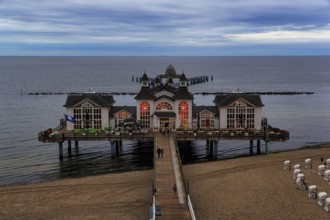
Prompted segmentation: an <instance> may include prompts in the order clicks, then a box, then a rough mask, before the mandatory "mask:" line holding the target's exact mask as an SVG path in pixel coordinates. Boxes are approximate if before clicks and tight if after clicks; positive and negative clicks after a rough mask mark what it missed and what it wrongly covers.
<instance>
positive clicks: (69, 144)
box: [68, 141, 71, 156]
mask: <svg viewBox="0 0 330 220" xmlns="http://www.w3.org/2000/svg"><path fill="white" fill-rule="evenodd" d="M68 154H69V156H71V141H68Z"/></svg>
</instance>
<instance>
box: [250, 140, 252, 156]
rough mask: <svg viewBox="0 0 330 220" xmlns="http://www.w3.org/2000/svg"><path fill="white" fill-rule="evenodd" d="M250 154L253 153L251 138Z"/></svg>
mask: <svg viewBox="0 0 330 220" xmlns="http://www.w3.org/2000/svg"><path fill="white" fill-rule="evenodd" d="M250 154H251V155H253V140H250Z"/></svg>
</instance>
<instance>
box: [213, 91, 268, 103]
mask: <svg viewBox="0 0 330 220" xmlns="http://www.w3.org/2000/svg"><path fill="white" fill-rule="evenodd" d="M239 99H244V100H245V101H247V102H249V103H251V104H252V105H254V106H264V105H263V104H262V101H261V98H260V95H250V94H245V93H230V94H227V95H223V94H221V95H216V96H215V98H214V100H213V102H214V103H215V104H216V105H217V106H228V105H230V104H232V103H234V102H235V101H237V100H239Z"/></svg>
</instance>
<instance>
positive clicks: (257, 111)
mask: <svg viewBox="0 0 330 220" xmlns="http://www.w3.org/2000/svg"><path fill="white" fill-rule="evenodd" d="M140 82H141V88H140V91H139V92H138V93H137V95H136V96H135V97H134V99H135V100H136V105H135V106H115V105H114V103H115V100H114V98H113V96H112V95H106V94H100V93H96V92H94V91H92V90H89V91H87V92H86V93H84V94H81V95H69V96H68V98H67V101H66V104H65V105H64V107H66V113H67V114H68V115H72V116H73V117H74V118H75V122H74V123H67V130H74V129H89V128H95V129H104V128H113V129H115V128H117V127H118V126H119V125H120V123H122V122H123V121H124V120H126V119H134V120H136V121H138V122H139V124H140V126H141V128H142V129H148V130H155V129H157V130H158V129H162V128H166V129H171V130H174V129H179V128H180V129H255V130H260V129H261V115H262V111H261V110H262V107H263V104H262V101H261V98H260V96H259V95H248V94H245V93H242V92H241V91H240V90H239V89H237V90H235V91H233V92H232V93H230V94H225V95H216V96H215V98H214V101H213V102H214V105H210V106H196V105H194V102H193V101H194V96H193V94H192V93H190V92H189V90H188V85H187V78H186V76H185V74H184V73H182V74H180V75H178V74H176V71H175V69H174V67H173V66H172V65H169V66H168V67H167V69H166V71H165V74H162V75H159V76H158V77H156V78H155V79H150V78H148V76H147V74H146V73H144V74H143V76H142V77H141V79H140ZM150 82H153V83H152V84H151V83H150Z"/></svg>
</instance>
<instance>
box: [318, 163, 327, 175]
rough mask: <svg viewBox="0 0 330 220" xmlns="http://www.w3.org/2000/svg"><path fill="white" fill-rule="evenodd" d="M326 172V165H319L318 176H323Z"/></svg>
mask: <svg viewBox="0 0 330 220" xmlns="http://www.w3.org/2000/svg"><path fill="white" fill-rule="evenodd" d="M324 172H325V165H319V166H318V168H317V175H319V176H323V175H324Z"/></svg>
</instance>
